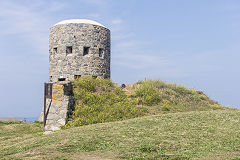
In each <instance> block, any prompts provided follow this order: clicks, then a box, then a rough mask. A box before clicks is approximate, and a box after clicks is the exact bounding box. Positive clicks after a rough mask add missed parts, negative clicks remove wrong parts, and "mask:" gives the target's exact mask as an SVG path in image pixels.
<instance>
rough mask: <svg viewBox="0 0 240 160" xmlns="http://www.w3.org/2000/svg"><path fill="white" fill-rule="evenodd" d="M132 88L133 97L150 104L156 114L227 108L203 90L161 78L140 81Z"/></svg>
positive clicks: (142, 102)
mask: <svg viewBox="0 0 240 160" xmlns="http://www.w3.org/2000/svg"><path fill="white" fill-rule="evenodd" d="M131 89H132V90H134V92H133V94H132V95H131V97H132V98H135V100H136V101H137V102H138V104H139V105H146V106H149V107H148V108H149V109H150V110H152V111H153V112H155V113H156V114H159V113H161V111H163V112H185V111H204V110H215V109H224V108H225V107H224V106H222V105H220V104H218V103H217V102H215V101H213V100H211V99H210V98H209V97H207V96H206V95H205V94H204V93H203V92H201V91H197V90H194V89H189V88H186V87H183V86H180V85H176V84H167V83H165V82H162V81H160V80H144V81H139V82H137V83H136V84H134V85H133V86H132V88H131ZM153 112H151V114H152V113H153Z"/></svg>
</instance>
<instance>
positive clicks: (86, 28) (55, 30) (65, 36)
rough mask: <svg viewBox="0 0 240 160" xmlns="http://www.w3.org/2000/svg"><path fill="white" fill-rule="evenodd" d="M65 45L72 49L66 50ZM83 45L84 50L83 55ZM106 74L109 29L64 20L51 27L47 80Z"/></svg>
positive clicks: (108, 67) (108, 75) (108, 71)
mask: <svg viewBox="0 0 240 160" xmlns="http://www.w3.org/2000/svg"><path fill="white" fill-rule="evenodd" d="M68 47H71V48H72V53H67V52H68V51H67V50H68ZM84 47H89V48H88V50H89V51H88V54H86V55H84ZM86 75H87V76H96V77H103V78H110V30H109V29H107V28H105V27H102V26H98V25H93V24H81V23H68V24H59V25H55V26H53V27H51V29H50V39H49V81H50V82H57V81H58V79H59V78H65V79H66V81H71V80H73V79H74V77H76V76H86Z"/></svg>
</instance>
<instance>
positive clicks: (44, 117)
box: [43, 83, 47, 131]
mask: <svg viewBox="0 0 240 160" xmlns="http://www.w3.org/2000/svg"><path fill="white" fill-rule="evenodd" d="M46 93H47V84H46V83H44V109H43V126H44V131H45V125H46V118H47V117H46V100H47V98H46Z"/></svg>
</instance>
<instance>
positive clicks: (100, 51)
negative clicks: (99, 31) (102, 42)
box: [98, 48, 104, 58]
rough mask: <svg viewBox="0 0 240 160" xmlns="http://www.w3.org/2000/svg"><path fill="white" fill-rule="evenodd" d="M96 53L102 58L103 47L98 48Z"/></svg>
mask: <svg viewBox="0 0 240 160" xmlns="http://www.w3.org/2000/svg"><path fill="white" fill-rule="evenodd" d="M98 54H99V57H100V58H103V56H104V50H103V48H99V51H98Z"/></svg>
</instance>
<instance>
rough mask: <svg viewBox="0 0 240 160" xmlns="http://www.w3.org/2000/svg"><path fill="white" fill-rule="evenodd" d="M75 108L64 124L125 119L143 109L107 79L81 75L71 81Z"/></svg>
mask: <svg viewBox="0 0 240 160" xmlns="http://www.w3.org/2000/svg"><path fill="white" fill-rule="evenodd" d="M73 86H74V97H75V101H76V104H75V110H74V111H73V118H72V120H71V121H69V122H68V123H67V124H66V125H65V128H69V127H76V126H82V125H88V124H94V123H103V122H110V121H118V120H125V119H129V118H134V117H138V116H142V115H144V114H145V112H146V111H147V110H146V108H144V107H143V106H137V104H136V101H133V100H131V99H128V97H127V95H126V94H125V92H124V91H122V88H121V87H116V86H114V84H113V83H112V81H111V80H109V79H93V78H91V77H82V78H79V79H77V80H74V82H73Z"/></svg>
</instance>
